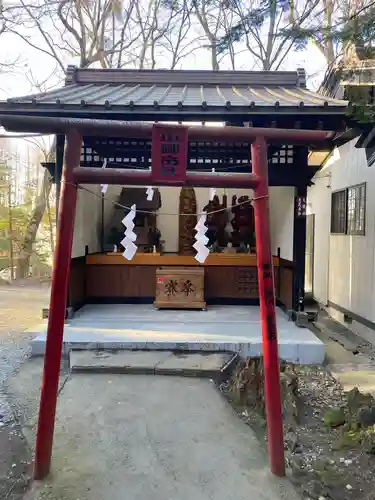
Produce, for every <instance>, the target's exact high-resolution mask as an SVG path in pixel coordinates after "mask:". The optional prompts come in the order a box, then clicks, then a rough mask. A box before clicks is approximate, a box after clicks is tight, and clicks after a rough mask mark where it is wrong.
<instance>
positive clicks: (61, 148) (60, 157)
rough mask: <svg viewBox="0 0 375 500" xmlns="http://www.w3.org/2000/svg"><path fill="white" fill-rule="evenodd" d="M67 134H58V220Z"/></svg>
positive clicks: (56, 169) (56, 183)
mask: <svg viewBox="0 0 375 500" xmlns="http://www.w3.org/2000/svg"><path fill="white" fill-rule="evenodd" d="M64 147H65V135H63V134H56V145H55V149H56V161H55V185H56V222H57V221H58V216H59V202H60V190H61V176H62V169H63V163H64Z"/></svg>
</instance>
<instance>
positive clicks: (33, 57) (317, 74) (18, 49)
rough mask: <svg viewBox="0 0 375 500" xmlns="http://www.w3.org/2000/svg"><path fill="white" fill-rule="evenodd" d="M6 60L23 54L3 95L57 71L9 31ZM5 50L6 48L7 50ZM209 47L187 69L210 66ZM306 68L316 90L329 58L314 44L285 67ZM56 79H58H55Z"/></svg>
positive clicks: (1, 86) (249, 65)
mask: <svg viewBox="0 0 375 500" xmlns="http://www.w3.org/2000/svg"><path fill="white" fill-rule="evenodd" d="M38 38H39V37H38V34H37V33H36V34H35V38H33V43H35V44H36V45H38V44H40V45H42V43H43V42H42V41H41V40H38ZM1 46H2V59H3V60H14V59H15V58H17V57H19V63H18V68H17V69H16V71H15V72H12V73H9V74H3V75H2V77H1V83H0V98H1V99H4V98H7V97H17V96H21V95H26V94H29V93H33V92H35V88H33V87H32V84H31V82H30V78H28V77H27V74H30V73H32V75H33V79H34V80H37V81H39V82H41V81H44V80H45V79H46V78H47V77H49V76H50V75H51V73H52V72H53V71H54V68H55V63H54V61H53V59H52V58H51V57H49V56H47V55H46V54H43V53H42V52H40V51H38V50H36V49H33V48H31V47H30V46H28V45H27V44H26V43H25V42H23V41H22V40H21V39H20V38H19V37H17V36H15V35H13V34H6V35H5V36H4V38H3V37H2V38H1ZM4 49H5V50H4ZM210 62H211V61H210V52H209V50H204V49H202V50H199V51H196V52H193V53H192V54H190V55H189V56H188V57H186V58H185V59H184V60H183V66H184V69H210ZM74 63H76V61H75V59H74V58H73V57H71V58H70V59H66V64H67V65H68V64H74ZM236 63H237V69H243V70H251V69H254V68H253V61H252V60H250V59H249V57H248V54H246V53H242V54H239V55H238V56H236ZM300 67H302V68H304V69H305V70H306V73H307V75H308V77H309V76H311V77H310V78H309V80H308V87H309V88H311V89H313V90H315V89H317V88H318V86H319V84H320V82H321V80H322V78H323V76H324V71H325V60H324V57H323V56H322V54H321V53H320V52H319V50H318V49H317V48H316V47H315V46H313V45H310V46H309V47H308V48H307V50H305V51H304V52H296V53H292V52H290V54H289V56H288V57H287V61H286V64H285V65H284V67H283V69H286V70H291V71H293V70H295V69H297V68H300ZM220 69H231V68H230V66H229V64H227V65H225V64H221V66H220ZM54 80H55V81H54ZM50 84H52V85H53V84H54V85H56V84H57V80H56V79H54V77H53V75H52V76H51V77H50Z"/></svg>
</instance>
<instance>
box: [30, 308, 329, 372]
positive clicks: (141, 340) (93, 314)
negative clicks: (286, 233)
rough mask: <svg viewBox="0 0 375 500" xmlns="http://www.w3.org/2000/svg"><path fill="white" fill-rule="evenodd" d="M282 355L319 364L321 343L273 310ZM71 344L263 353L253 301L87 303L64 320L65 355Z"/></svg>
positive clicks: (35, 346) (39, 345)
mask: <svg viewBox="0 0 375 500" xmlns="http://www.w3.org/2000/svg"><path fill="white" fill-rule="evenodd" d="M277 327H278V338H279V355H280V358H282V359H284V360H286V361H290V362H294V363H300V364H320V363H322V362H323V360H324V355H325V347H324V344H323V342H321V341H320V340H319V339H318V338H317V337H316V336H315V335H314V334H313V333H312V332H311V331H310V330H309V329H307V328H298V327H297V326H296V325H295V324H294V323H293V322H292V321H288V318H287V316H286V315H285V314H284V313H283V312H282V311H281V310H280V309H278V310H277ZM46 329H47V323H46V322H44V323H43V324H41V325H40V326H39V327H37V328H36V329H32V330H29V332H28V333H32V334H34V335H35V338H34V340H33V341H32V355H34V356H38V355H39V356H40V355H43V354H44V351H45V340H46ZM72 348H74V349H132V350H174V351H176V350H177V351H196V352H199V351H206V352H217V351H225V352H238V353H239V354H240V355H241V356H243V357H246V356H259V355H260V354H261V352H262V340H261V327H260V311H259V307H256V306H212V307H210V308H209V309H208V310H207V311H181V310H179V311H175V310H161V311H158V310H156V309H154V308H153V307H152V306H151V305H133V304H132V305H130V304H113V305H102V304H100V305H99V304H91V305H86V306H84V307H83V308H82V309H80V310H79V311H77V313H76V314H75V316H74V318H73V319H71V320H69V321H68V322H67V323H66V324H65V331H64V347H63V349H64V354H65V355H68V354H69V352H70V350H71V349H72Z"/></svg>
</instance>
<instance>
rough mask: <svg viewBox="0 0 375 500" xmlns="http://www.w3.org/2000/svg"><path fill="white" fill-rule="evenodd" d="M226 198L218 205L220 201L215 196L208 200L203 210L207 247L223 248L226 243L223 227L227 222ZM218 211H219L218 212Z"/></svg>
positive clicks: (226, 237)
mask: <svg viewBox="0 0 375 500" xmlns="http://www.w3.org/2000/svg"><path fill="white" fill-rule="evenodd" d="M226 209H227V196H226V195H224V196H223V202H222V203H220V199H219V197H218V196H217V195H215V196H214V197H213V199H212V200H210V201H209V202H208V203H207V205H206V206H205V207H204V208H203V211H204V212H207V220H206V226H207V232H206V236H207V238H208V240H209V241H208V246H209V247H211V246H213V245H215V247H225V246H226V245H227V243H228V235H227V233H226V231H225V227H226V225H227V221H228V214H227V210H226ZM218 210H220V211H219V212H218ZM212 212H213V213H212Z"/></svg>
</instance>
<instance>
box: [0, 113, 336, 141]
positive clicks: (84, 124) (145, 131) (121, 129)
mask: <svg viewBox="0 0 375 500" xmlns="http://www.w3.org/2000/svg"><path fill="white" fill-rule="evenodd" d="M0 122H1V124H2V126H3V127H4V128H5V129H7V130H13V131H18V132H30V131H32V132H39V133H55V134H65V133H66V132H67V131H69V130H78V131H79V132H80V134H81V135H83V136H85V135H87V136H90V135H91V136H92V135H95V136H105V137H111V136H112V137H114V136H118V137H129V136H131V137H137V138H150V137H151V134H152V128H153V124H143V125H139V124H137V125H134V124H129V123H128V122H124V121H118V120H92V119H79V118H65V117H60V118H51V117H40V116H38V117H36V116H17V115H12V116H10V115H9V116H8V115H2V116H0ZM176 127H178V126H177V125H176ZM188 133H189V140H190V141H194V140H196V141H199V140H205V139H207V140H220V141H224V142H227V141H228V142H233V141H249V142H253V141H254V140H255V138H256V137H260V136H262V137H264V138H265V139H266V140H267V142H268V143H275V142H276V143H283V144H309V143H319V142H323V141H330V140H331V139H332V138H333V135H334V134H333V132H332V131H321V130H294V129H270V128H260V127H253V128H248V127H207V126H204V127H201V126H198V127H197V126H191V127H188Z"/></svg>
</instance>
